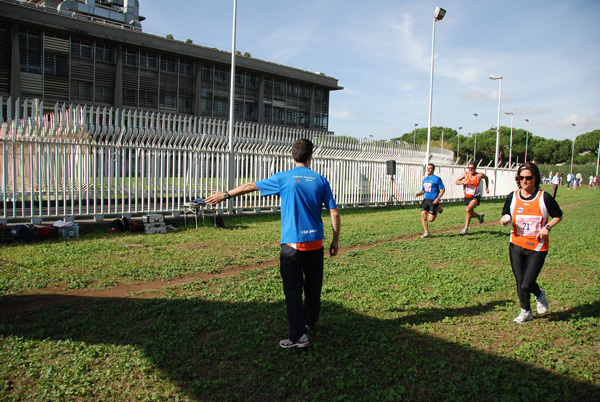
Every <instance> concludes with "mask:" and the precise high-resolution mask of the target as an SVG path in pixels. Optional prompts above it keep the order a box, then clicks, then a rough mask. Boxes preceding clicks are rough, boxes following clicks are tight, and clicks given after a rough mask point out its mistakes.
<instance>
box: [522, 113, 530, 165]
mask: <svg viewBox="0 0 600 402" xmlns="http://www.w3.org/2000/svg"><path fill="white" fill-rule="evenodd" d="M525 121H526V122H527V136H526V137H525V162H523V163H527V149H528V148H529V119H525Z"/></svg>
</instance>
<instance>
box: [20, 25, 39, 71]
mask: <svg viewBox="0 0 600 402" xmlns="http://www.w3.org/2000/svg"><path fill="white" fill-rule="evenodd" d="M19 47H20V55H21V71H23V72H26V73H33V74H41V73H42V35H41V33H40V32H35V31H33V30H28V29H25V30H23V29H21V30H20V32H19Z"/></svg>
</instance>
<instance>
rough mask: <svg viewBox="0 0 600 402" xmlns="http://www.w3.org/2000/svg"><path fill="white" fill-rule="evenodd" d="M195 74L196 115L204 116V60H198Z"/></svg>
mask: <svg viewBox="0 0 600 402" xmlns="http://www.w3.org/2000/svg"><path fill="white" fill-rule="evenodd" d="M195 75H196V77H194V78H195V80H194V85H195V88H196V91H195V92H196V94H195V96H194V115H195V116H196V117H202V62H201V61H200V60H196V74H195Z"/></svg>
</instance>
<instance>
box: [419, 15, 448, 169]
mask: <svg viewBox="0 0 600 402" xmlns="http://www.w3.org/2000/svg"><path fill="white" fill-rule="evenodd" d="M444 15H446V10H444V9H443V8H441V7H437V8H436V9H435V13H434V14H433V34H432V35H431V78H430V80H429V123H428V125H427V152H426V153H425V162H424V166H423V168H424V170H427V165H428V164H429V148H430V147H431V106H432V102H433V51H434V49H435V23H436V21H441V20H442V19H443V18H444Z"/></svg>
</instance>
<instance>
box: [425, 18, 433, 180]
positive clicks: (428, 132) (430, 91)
mask: <svg viewBox="0 0 600 402" xmlns="http://www.w3.org/2000/svg"><path fill="white" fill-rule="evenodd" d="M434 48H435V18H434V19H433V34H432V35H431V78H430V80H429V120H428V123H427V151H426V153H425V161H424V163H423V164H424V166H423V168H424V171H427V165H428V164H429V147H430V146H431V144H430V143H431V108H432V104H433V50H434Z"/></svg>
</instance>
